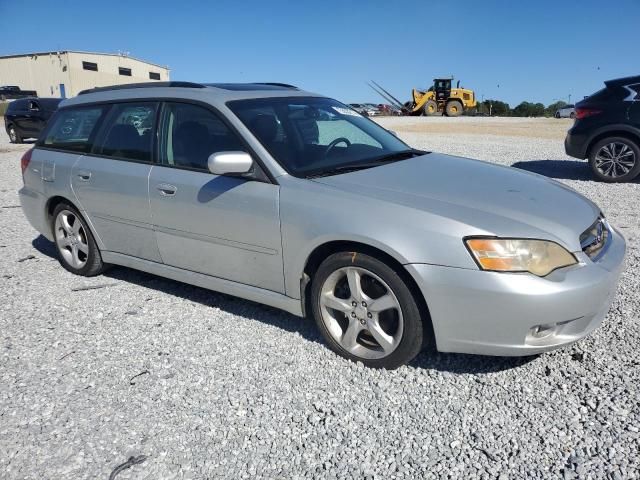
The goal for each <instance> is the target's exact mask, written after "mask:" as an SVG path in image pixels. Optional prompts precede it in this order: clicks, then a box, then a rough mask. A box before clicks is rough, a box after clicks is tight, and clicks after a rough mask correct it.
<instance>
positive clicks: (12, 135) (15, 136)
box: [7, 125, 22, 143]
mask: <svg viewBox="0 0 640 480" xmlns="http://www.w3.org/2000/svg"><path fill="white" fill-rule="evenodd" d="M7 134H8V135H9V140H10V141H11V143H22V137H21V136H20V134H19V133H18V131H17V130H16V128H15V127H14V126H13V125H9V128H7Z"/></svg>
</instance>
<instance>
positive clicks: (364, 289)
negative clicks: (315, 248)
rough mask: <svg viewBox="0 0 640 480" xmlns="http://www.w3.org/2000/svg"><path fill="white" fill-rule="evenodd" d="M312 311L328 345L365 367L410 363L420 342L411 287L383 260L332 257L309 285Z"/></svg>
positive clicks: (360, 256) (345, 254)
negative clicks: (310, 285)
mask: <svg viewBox="0 0 640 480" xmlns="http://www.w3.org/2000/svg"><path fill="white" fill-rule="evenodd" d="M311 295H312V307H313V313H314V317H315V320H316V323H317V325H318V328H319V329H320V331H321V332H322V335H323V336H324V338H325V340H326V341H327V343H328V345H329V347H330V348H331V349H332V350H333V351H335V352H336V353H338V354H339V355H341V356H343V357H345V358H348V359H350V360H353V361H360V362H362V363H363V364H365V365H367V366H369V367H375V368H387V369H393V368H397V367H399V366H401V365H404V364H406V363H408V362H409V361H411V360H412V359H413V358H414V357H415V356H416V355H417V354H418V353H419V352H420V349H421V347H422V342H423V335H424V333H423V322H422V317H421V315H420V310H419V308H418V305H417V303H416V300H415V299H414V297H413V295H412V293H411V291H410V289H409V288H408V287H407V285H406V283H405V282H404V280H403V279H402V278H401V276H400V275H399V274H398V273H397V272H396V271H395V270H394V269H392V268H391V267H389V266H388V265H387V264H385V263H383V262H381V261H380V260H377V259H376V258H373V257H371V256H369V255H365V254H362V253H357V252H340V253H336V254H333V255H331V256H330V257H329V258H327V259H326V260H325V261H324V262H322V264H321V265H320V267H319V269H318V271H317V273H316V275H315V277H314V279H313V283H312V287H311Z"/></svg>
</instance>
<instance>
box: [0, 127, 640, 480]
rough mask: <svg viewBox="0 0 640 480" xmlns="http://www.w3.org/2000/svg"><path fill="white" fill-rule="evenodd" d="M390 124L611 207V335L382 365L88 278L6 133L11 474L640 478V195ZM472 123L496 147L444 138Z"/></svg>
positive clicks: (566, 168) (7, 458) (4, 248)
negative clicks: (46, 234) (615, 243)
mask: <svg viewBox="0 0 640 480" xmlns="http://www.w3.org/2000/svg"><path fill="white" fill-rule="evenodd" d="M380 121H381V122H382V123H383V124H385V125H386V126H387V127H388V128H392V129H395V130H397V131H398V133H399V135H400V136H401V137H403V138H404V139H405V140H407V141H408V142H409V143H410V144H412V145H414V146H416V147H421V148H425V149H430V150H436V151H442V152H447V153H453V154H457V155H465V156H470V157H476V158H481V159H486V160H491V161H495V162H498V163H502V164H507V165H510V164H515V165H516V166H518V167H519V168H524V169H527V170H530V171H535V172H539V173H543V174H547V175H549V176H552V177H555V178H557V179H559V180H561V181H563V182H565V183H567V184H569V185H570V186H571V187H573V188H575V189H576V190H578V191H580V192H581V193H583V194H585V195H586V196H588V197H589V198H591V199H593V200H595V201H596V202H597V203H598V204H599V205H600V206H601V207H602V208H603V210H604V212H605V213H606V215H607V216H608V218H609V219H610V221H611V222H612V223H613V224H615V225H617V226H618V227H620V228H621V229H622V231H623V232H624V233H625V235H626V237H627V239H628V244H629V253H628V259H627V267H626V270H625V272H624V273H623V275H622V278H621V283H620V287H619V290H618V294H617V297H616V300H615V302H614V304H613V306H612V309H611V311H610V313H609V315H608V316H607V318H606V319H605V321H604V323H603V325H602V327H601V328H600V329H598V330H597V331H596V332H595V333H594V334H592V335H591V336H590V337H588V338H587V339H585V340H583V341H581V342H579V343H578V344H576V345H573V346H571V347H568V348H566V349H563V350H559V351H555V352H552V353H549V354H545V355H541V356H538V357H534V358H526V359H505V358H491V357H478V356H469V355H454V354H433V353H431V354H428V353H424V354H421V355H420V356H419V357H418V358H417V359H416V361H414V362H413V363H412V364H411V365H409V366H407V367H403V368H400V369H398V370H395V371H379V370H370V369H366V368H363V367H362V366H361V365H359V364H353V363H350V362H348V361H345V360H343V359H341V358H338V357H337V356H335V355H334V354H333V353H331V352H330V351H329V350H328V349H327V348H325V347H324V346H323V344H322V341H321V339H320V337H319V335H318V333H317V332H316V329H315V328H314V325H313V324H312V322H310V321H308V320H300V319H298V318H295V317H293V316H291V315H288V314H285V313H283V312H280V311H277V310H275V309H271V308H267V307H263V306H260V305H257V304H254V303H250V302H247V301H243V300H239V299H235V298H232V297H228V296H224V295H220V294H217V293H214V292H209V291H206V290H202V289H198V288H194V287H191V286H187V285H183V284H180V283H177V282H173V281H169V280H165V279H162V278H158V277H154V276H151V275H147V274H143V273H138V272H135V271H132V270H128V269H125V268H114V269H113V270H111V271H110V272H109V273H108V274H106V275H104V276H102V277H98V278H93V279H85V278H81V277H76V276H73V275H71V274H69V273H67V272H66V271H65V270H63V269H62V268H61V267H60V266H59V265H58V263H57V261H56V260H55V259H54V258H53V248H52V245H51V244H50V243H49V242H47V241H46V240H44V239H43V238H42V237H39V236H38V234H37V233H36V232H35V231H34V230H33V229H32V228H31V227H30V226H29V225H28V224H27V222H26V220H25V219H24V217H23V215H22V212H21V210H20V208H16V207H17V206H18V197H17V195H16V191H17V189H18V188H19V186H20V184H21V178H20V168H19V157H20V155H21V152H23V151H24V150H26V148H27V147H25V146H9V145H7V140H6V136H4V132H2V133H1V134H0V135H3V136H2V137H0V178H1V179H2V184H1V185H0V206H1V208H0V228H1V229H2V231H3V232H4V233H3V234H2V237H1V238H0V252H2V255H1V256H0V272H1V278H0V285H1V286H2V301H1V302H0V332H1V336H2V353H1V355H2V358H1V360H0V385H1V388H0V471H1V472H2V474H1V475H0V476H2V477H3V478H10V479H14V478H15V479H18V478H19V479H41V478H56V479H66V478H68V479H82V478H87V479H96V478H101V479H107V478H109V475H110V474H111V472H113V471H114V469H115V468H116V467H117V466H118V465H120V464H122V463H124V462H125V461H127V459H129V458H130V457H135V458H136V459H137V460H140V461H141V463H139V464H137V465H133V466H131V468H128V469H124V470H122V471H121V472H120V473H118V474H117V480H124V479H160V478H162V479H165V478H166V479H172V478H380V479H393V478H406V479H416V478H464V479H468V478H500V479H507V478H511V479H522V478H593V479H601V478H611V479H624V478H639V473H638V472H639V471H640V455H639V454H638V452H639V451H640V434H639V433H638V429H639V428H640V404H639V402H640V400H639V399H640V374H639V372H640V353H639V349H638V345H639V344H640V329H639V328H638V325H639V317H640V296H639V295H638V274H639V273H640V238H639V233H640V232H639V228H638V224H639V222H638V210H639V209H638V205H639V204H640V185H639V184H638V183H637V182H636V183H633V184H626V185H605V184H600V183H596V182H593V181H592V180H591V177H590V174H589V171H588V169H587V166H586V164H585V163H584V162H578V161H575V160H572V159H570V158H568V157H566V156H565V155H564V154H563V148H562V143H561V141H559V140H557V139H552V138H549V135H548V134H547V133H545V134H543V135H538V136H536V133H535V130H536V129H535V125H534V126H533V127H527V128H528V129H529V130H531V132H530V135H528V136H527V135H521V134H518V135H513V136H504V135H500V131H501V129H502V127H501V125H502V124H504V125H509V128H508V129H506V131H508V132H512V131H513V128H514V126H515V127H517V122H518V121H519V120H517V119H509V120H501V121H496V120H493V119H446V118H425V119H396V118H390V119H382V120H380ZM453 121H464V122H468V123H469V125H471V124H473V122H494V123H492V125H495V133H490V132H489V131H486V130H482V132H481V133H469V132H473V129H470V130H466V131H465V130H464V129H462V130H460V129H458V130H455V128H453V127H452V133H451V134H446V133H442V132H440V133H437V132H435V133H434V132H433V131H431V133H429V132H430V129H429V127H430V125H438V127H437V128H435V127H434V129H436V130H438V129H440V130H441V129H443V128H445V127H443V125H446V124H447V122H453ZM409 122H411V125H414V126H413V127H410V128H408V127H407V126H408V125H409ZM416 122H417V123H416ZM420 122H422V123H420ZM501 122H503V123H501ZM505 122H506V123H505ZM415 125H418V126H419V128H416V127H415ZM557 125H558V127H557V128H561V129H566V128H567V125H568V124H567V123H564V124H563V123H558V124H557ZM474 128H475V127H474ZM545 128H546V127H545ZM445 129H446V128H445ZM476 132H477V130H476ZM90 287H93V288H94V289H92V290H83V289H85V288H90ZM79 289H80V290H79ZM142 455H144V456H145V457H140V456H142Z"/></svg>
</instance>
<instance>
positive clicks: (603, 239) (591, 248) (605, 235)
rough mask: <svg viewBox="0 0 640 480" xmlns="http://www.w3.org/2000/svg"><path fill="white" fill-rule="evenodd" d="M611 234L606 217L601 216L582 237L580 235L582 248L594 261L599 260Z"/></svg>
mask: <svg viewBox="0 0 640 480" xmlns="http://www.w3.org/2000/svg"><path fill="white" fill-rule="evenodd" d="M610 236H611V232H610V230H609V226H608V225H607V222H606V220H605V219H604V217H602V216H600V217H598V219H597V220H596V221H595V222H594V224H593V225H591V226H590V227H589V228H588V229H587V230H585V231H584V232H583V233H582V235H580V246H581V247H582V251H583V252H584V253H586V254H587V255H588V256H589V258H591V259H592V260H596V259H598V258H599V257H600V256H601V255H602V254H603V253H604V250H605V247H606V246H607V244H608V243H609V238H610Z"/></svg>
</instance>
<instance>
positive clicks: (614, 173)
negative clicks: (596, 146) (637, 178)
mask: <svg viewBox="0 0 640 480" xmlns="http://www.w3.org/2000/svg"><path fill="white" fill-rule="evenodd" d="M636 161H637V159H636V154H635V152H634V151H633V150H632V149H631V148H630V147H629V146H628V145H627V144H626V143H623V142H611V143H607V144H606V145H603V146H602V147H601V148H600V150H598V153H596V157H595V162H594V165H595V168H596V169H597V170H598V171H599V172H600V173H601V174H602V175H604V176H605V177H611V178H617V177H621V176H623V175H626V174H627V173H629V172H630V171H631V169H632V168H633V167H634V166H635V164H636Z"/></svg>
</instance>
